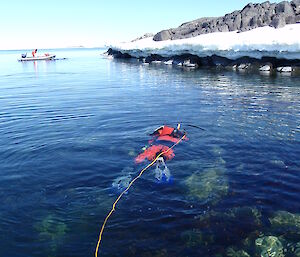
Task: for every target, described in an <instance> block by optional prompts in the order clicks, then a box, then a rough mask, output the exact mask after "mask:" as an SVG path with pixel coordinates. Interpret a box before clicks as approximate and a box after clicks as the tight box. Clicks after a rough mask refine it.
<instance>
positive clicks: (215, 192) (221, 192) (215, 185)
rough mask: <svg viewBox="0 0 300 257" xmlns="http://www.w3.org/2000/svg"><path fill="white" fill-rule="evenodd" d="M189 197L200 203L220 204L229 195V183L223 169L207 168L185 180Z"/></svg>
mask: <svg viewBox="0 0 300 257" xmlns="http://www.w3.org/2000/svg"><path fill="white" fill-rule="evenodd" d="M184 183H185V185H186V187H187V189H188V195H189V197H192V198H196V199H198V200H200V201H208V202H212V203H216V202H218V201H219V200H220V199H221V198H222V197H223V196H225V195H227V193H228V181H227V179H226V177H224V170H223V169H222V168H218V167H217V168H207V169H204V170H203V171H201V172H195V173H194V174H192V175H191V176H189V177H188V178H187V179H186V180H185V182H184Z"/></svg>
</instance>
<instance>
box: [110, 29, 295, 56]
mask: <svg viewBox="0 0 300 257" xmlns="http://www.w3.org/2000/svg"><path fill="white" fill-rule="evenodd" d="M109 47H111V48H112V49H114V50H118V51H121V52H122V53H128V54H130V55H132V56H134V57H146V56H148V55H150V54H159V55H162V56H165V57H168V56H174V55H179V54H185V53H189V54H195V55H198V56H200V57H204V56H211V55H213V54H216V55H219V56H224V57H227V58H230V59H235V58H238V57H241V56H249V57H255V58H261V57H262V56H274V57H277V58H288V59H300V23H297V24H291V25H286V26H285V27H283V28H279V29H275V28H272V27H269V26H265V27H260V28H256V29H253V30H250V31H246V32H242V33H238V32H237V31H232V32H216V33H210V34H203V35H200V36H197V37H193V38H186V39H179V40H166V41H154V40H153V37H149V38H145V39H141V40H138V41H135V42H128V43H117V44H112V45H110V46H109Z"/></svg>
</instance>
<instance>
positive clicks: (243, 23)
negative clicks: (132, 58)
mask: <svg viewBox="0 0 300 257" xmlns="http://www.w3.org/2000/svg"><path fill="white" fill-rule="evenodd" d="M297 22H300V0H293V1H291V2H288V1H282V2H280V3H278V4H275V3H270V2H269V1H267V2H264V3H261V4H252V3H249V4H247V5H246V6H245V7H244V8H243V9H242V10H240V11H234V12H232V13H229V14H226V15H225V16H223V17H211V18H201V19H197V20H194V21H191V22H187V23H184V24H182V25H181V26H179V27H178V28H173V29H167V30H162V31H160V32H158V33H157V34H156V35H155V36H154V37H153V40H155V41H163V40H169V39H171V40H174V39H183V38H189V37H195V36H198V35H201V34H207V33H212V32H228V31H236V30H237V31H240V32H243V31H247V30H251V29H255V28H258V27H263V26H271V27H274V28H281V27H284V26H285V25H286V24H294V23H297Z"/></svg>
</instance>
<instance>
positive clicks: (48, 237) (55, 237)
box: [34, 214, 67, 254]
mask: <svg viewBox="0 0 300 257" xmlns="http://www.w3.org/2000/svg"><path fill="white" fill-rule="evenodd" d="M34 228H35V230H36V231H37V232H38V240H39V241H41V242H46V243H49V251H50V252H51V253H52V254H53V253H54V252H55V251H56V250H57V247H58V246H59V245H60V244H62V242H63V239H64V236H65V234H66V233H67V225H66V224H65V223H64V222H62V221H61V220H60V219H59V218H58V217H56V216H55V215H52V214H49V215H48V216H46V217H44V219H43V220H42V221H40V222H37V223H35V224H34Z"/></svg>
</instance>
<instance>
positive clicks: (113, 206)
mask: <svg viewBox="0 0 300 257" xmlns="http://www.w3.org/2000/svg"><path fill="white" fill-rule="evenodd" d="M184 138H185V134H184V135H183V136H182V137H181V138H180V139H179V140H178V141H177V142H176V143H175V144H173V145H172V146H171V147H170V148H168V149H167V150H166V151H163V152H161V153H160V154H159V155H157V156H156V158H155V159H154V160H153V161H152V162H151V163H150V164H148V165H147V166H146V167H145V168H144V169H142V170H141V171H140V173H139V175H138V176H136V177H135V178H134V179H133V180H132V181H131V182H130V183H129V185H128V187H127V188H126V189H125V190H124V191H123V192H122V193H121V194H120V195H119V197H118V198H117V199H116V200H115V202H114V203H113V205H112V208H111V210H110V212H109V213H108V215H107V216H106V218H105V219H104V222H103V225H102V227H101V230H100V234H99V239H98V243H97V247H96V251H95V257H98V251H99V245H100V242H101V239H102V234H103V231H104V228H105V225H106V223H107V221H108V219H109V217H110V216H111V215H112V213H113V212H114V211H115V207H116V204H117V203H118V202H119V200H120V199H121V197H122V196H123V195H124V194H125V193H126V192H127V191H128V190H129V188H130V187H131V186H132V185H133V183H134V182H135V181H136V180H137V179H139V178H140V177H141V176H142V175H143V173H144V171H145V170H147V169H148V168H149V167H151V166H152V165H153V164H154V163H155V162H156V161H157V159H158V158H159V157H160V156H162V155H163V154H165V153H167V152H169V151H170V150H171V149H172V148H174V147H175V146H176V145H178V144H179V143H180V142H181V141H182V140H183V139H184Z"/></svg>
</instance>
